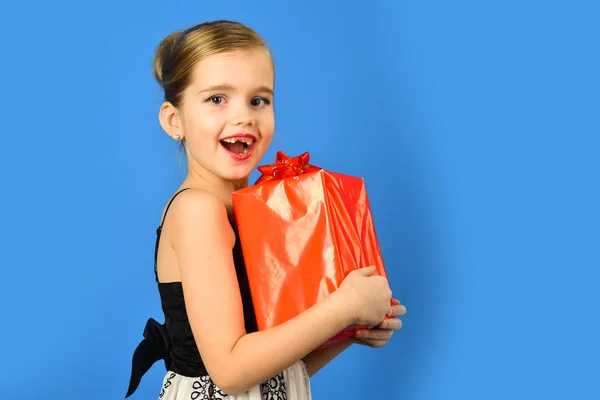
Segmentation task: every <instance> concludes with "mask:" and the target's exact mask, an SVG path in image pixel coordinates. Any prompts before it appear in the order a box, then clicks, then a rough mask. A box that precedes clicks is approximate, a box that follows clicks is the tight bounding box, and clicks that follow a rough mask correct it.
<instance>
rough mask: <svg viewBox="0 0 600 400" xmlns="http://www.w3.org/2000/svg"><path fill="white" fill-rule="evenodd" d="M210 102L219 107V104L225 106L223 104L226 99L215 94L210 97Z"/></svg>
mask: <svg viewBox="0 0 600 400" xmlns="http://www.w3.org/2000/svg"><path fill="white" fill-rule="evenodd" d="M208 101H210V102H211V103H213V104H216V105H219V104H223V102H224V101H225V98H224V97H223V96H221V95H219V94H215V95H214V96H210V97H209V98H208Z"/></svg>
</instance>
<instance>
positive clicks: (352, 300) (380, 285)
mask: <svg viewBox="0 0 600 400" xmlns="http://www.w3.org/2000/svg"><path fill="white" fill-rule="evenodd" d="M375 270H376V268H375V267H374V266H369V267H364V268H359V269H357V270H354V271H352V272H350V273H349V274H348V275H347V276H346V278H344V280H343V281H342V284H341V285H340V287H339V289H338V292H339V293H340V294H341V295H342V296H343V304H344V307H346V309H348V308H349V312H350V316H351V317H352V323H356V324H358V325H367V326H375V325H377V324H379V323H380V322H381V321H382V320H383V318H384V317H385V315H386V313H387V312H388V311H389V310H390V301H391V299H392V291H391V289H390V286H389V283H388V280H387V279H386V278H385V277H383V276H378V275H373V273H374V272H375Z"/></svg>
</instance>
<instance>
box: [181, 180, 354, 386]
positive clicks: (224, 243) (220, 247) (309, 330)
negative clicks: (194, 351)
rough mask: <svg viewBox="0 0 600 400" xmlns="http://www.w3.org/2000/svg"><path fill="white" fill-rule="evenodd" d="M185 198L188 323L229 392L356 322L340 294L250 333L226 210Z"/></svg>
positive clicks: (201, 197)
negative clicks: (245, 318) (245, 324)
mask: <svg viewBox="0 0 600 400" xmlns="http://www.w3.org/2000/svg"><path fill="white" fill-rule="evenodd" d="M178 200H179V201H178V202H177V204H174V205H175V207H173V208H174V209H173V211H172V212H173V214H174V215H172V219H171V223H172V224H173V227H172V229H173V230H174V233H175V234H174V236H173V248H174V250H175V253H176V255H177V260H178V263H179V268H180V272H181V281H182V284H183V288H184V296H185V302H186V307H187V312H188V318H189V321H190V325H191V328H192V332H193V334H194V339H195V341H196V344H197V346H198V349H199V351H200V353H201V354H202V359H203V361H204V363H205V366H206V369H207V371H208V373H209V374H210V376H211V377H212V379H213V381H214V382H215V384H216V385H217V386H219V387H220V388H221V389H222V390H224V391H225V392H227V393H228V394H232V395H235V394H239V393H242V392H244V391H246V390H248V389H249V388H251V387H253V386H255V385H257V384H259V383H261V382H263V381H265V380H267V379H269V378H270V377H272V376H274V375H276V374H277V373H279V372H281V371H283V370H285V369H286V368H288V367H289V366H291V365H292V364H294V363H295V362H297V361H298V360H301V359H302V358H303V357H305V356H306V355H307V354H309V353H310V352H311V351H312V350H313V349H315V348H316V347H318V346H319V345H320V344H322V343H324V342H325V341H326V340H327V339H329V338H330V337H332V336H333V335H335V334H336V333H338V332H339V331H341V330H342V329H343V328H345V327H346V326H348V325H350V324H352V323H354V321H353V318H352V317H351V316H350V313H349V312H348V311H349V306H348V302H347V300H346V299H345V298H343V295H342V294H341V293H339V292H334V293H333V294H331V295H330V296H328V297H327V298H326V299H324V300H323V301H321V302H319V303H318V304H316V305H315V306H313V307H311V308H310V309H308V310H307V311H305V312H303V313H302V314H300V315H298V316H297V317H295V318H293V319H291V320H289V321H287V322H286V323H284V324H281V325H279V326H276V327H274V328H272V329H269V330H266V331H260V332H255V333H251V334H247V333H246V332H245V328H244V318H243V309H242V301H241V298H240V294H239V287H238V283H237V277H236V273H235V267H234V264H233V258H232V247H233V244H234V240H235V236H234V234H233V232H232V230H231V227H230V225H229V221H228V219H227V214H226V210H225V207H224V205H223V204H222V203H220V202H219V201H218V200H217V199H216V198H214V197H213V196H212V195H210V194H208V193H204V192H201V191H196V190H190V191H187V192H185V193H182V194H181V195H180V198H179V199H178ZM298 332H301V334H298Z"/></svg>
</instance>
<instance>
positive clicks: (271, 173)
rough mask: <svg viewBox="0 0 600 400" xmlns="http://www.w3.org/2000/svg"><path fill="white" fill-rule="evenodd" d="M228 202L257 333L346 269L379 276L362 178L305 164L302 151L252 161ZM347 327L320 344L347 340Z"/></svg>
mask: <svg viewBox="0 0 600 400" xmlns="http://www.w3.org/2000/svg"><path fill="white" fill-rule="evenodd" d="M258 170H259V171H260V172H261V173H262V176H261V177H260V178H259V179H258V180H257V181H256V184H255V185H254V186H249V187H247V188H244V189H241V190H238V191H235V192H234V193H233V206H234V210H235V218H236V222H237V225H238V231H239V237H240V241H241V245H242V250H243V253H244V260H245V263H246V269H247V272H248V281H249V284H250V290H251V293H252V300H253V304H254V309H255V312H256V317H257V322H258V328H259V330H264V329H268V328H270V327H273V326H276V325H279V324H281V323H283V322H285V321H287V320H289V319H291V318H293V317H295V316H296V315H298V314H300V313H301V312H303V311H305V310H306V309H308V308H310V307H311V306H312V305H314V304H316V303H318V302H319V301H320V300H322V299H323V298H325V297H326V296H327V295H329V294H330V293H332V292H334V291H335V290H336V289H337V288H338V287H339V286H340V284H341V282H342V280H343V279H344V277H345V276H346V275H347V274H348V273H349V272H350V271H352V270H355V269H358V268H361V267H366V266H369V265H375V266H376V267H377V270H376V272H375V274H379V275H381V276H385V277H387V275H386V271H385V268H384V265H383V259H382V256H381V250H380V248H379V243H378V240H377V236H376V234H375V227H374V224H373V218H372V215H371V209H370V206H369V201H368V198H367V191H366V189H365V184H364V181H363V179H362V178H357V177H353V176H348V175H343V174H338V173H334V172H329V171H326V170H323V169H322V168H319V167H316V166H314V165H310V164H309V153H304V154H302V155H300V156H297V157H291V158H290V157H288V156H286V155H285V154H284V153H283V152H281V151H279V152H277V155H276V162H275V163H274V164H270V165H263V166H259V167H258ZM355 328H356V326H349V327H348V328H346V329H345V330H343V331H342V332H340V333H339V334H338V335H336V336H334V337H333V338H331V339H330V340H329V341H327V342H326V343H324V344H323V345H322V346H321V347H326V346H329V345H332V344H334V343H338V342H340V341H343V340H345V339H347V338H348V337H349V336H351V335H352V334H353V331H354V329H355Z"/></svg>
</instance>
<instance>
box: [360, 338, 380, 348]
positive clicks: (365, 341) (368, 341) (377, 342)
mask: <svg viewBox="0 0 600 400" xmlns="http://www.w3.org/2000/svg"><path fill="white" fill-rule="evenodd" d="M356 340H357V341H358V342H359V343H360V344H364V345H365V346H369V347H373V348H381V347H383V346H385V345H386V344H387V343H388V340H377V339H356Z"/></svg>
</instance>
